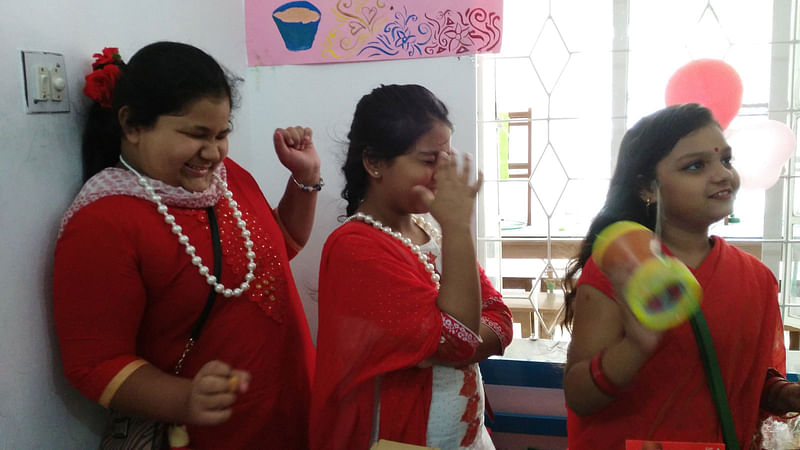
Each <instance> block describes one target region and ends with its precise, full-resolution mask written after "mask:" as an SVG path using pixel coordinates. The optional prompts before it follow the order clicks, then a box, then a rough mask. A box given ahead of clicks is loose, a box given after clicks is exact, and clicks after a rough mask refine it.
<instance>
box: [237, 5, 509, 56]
mask: <svg viewBox="0 0 800 450" xmlns="http://www.w3.org/2000/svg"><path fill="white" fill-rule="evenodd" d="M502 10H503V2H502V0H438V1H430V0H427V1H423V0H311V1H291V2H286V1H285V0H284V1H273V0H245V28H246V33H247V61H248V64H249V65H250V66H274V65H282V64H324V63H340V62H355V61H377V60H385V59H409V58H426V57H432V56H453V55H468V54H474V53H497V52H499V51H500V42H501V37H502V23H503V20H502V12H503V11H502Z"/></svg>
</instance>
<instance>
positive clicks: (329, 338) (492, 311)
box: [311, 222, 511, 450]
mask: <svg viewBox="0 0 800 450" xmlns="http://www.w3.org/2000/svg"><path fill="white" fill-rule="evenodd" d="M481 288H482V299H483V313H482V319H481V321H482V323H484V324H486V325H488V326H490V327H491V328H492V329H493V330H494V331H495V332H496V333H498V336H499V337H500V340H501V342H502V344H503V347H505V346H506V345H508V343H509V342H510V339H511V314H510V312H509V310H508V308H507V307H506V306H505V304H504V303H503V302H502V300H501V298H500V294H499V293H498V292H497V291H496V290H495V289H494V288H493V287H492V286H491V284H490V283H489V281H488V279H487V278H486V276H485V275H484V273H483V271H482V270H481ZM437 295H438V291H437V290H436V288H435V286H434V284H433V283H432V281H431V278H430V274H429V273H428V272H426V271H425V269H424V267H423V265H422V264H421V263H420V262H419V261H418V259H417V257H416V255H414V254H413V253H412V252H411V251H410V250H409V249H408V248H407V247H405V246H404V245H402V244H401V243H399V242H398V241H397V240H396V239H394V238H393V237H391V236H388V235H386V234H385V233H383V232H381V231H378V230H376V229H374V228H372V227H371V226H369V225H366V224H364V223H360V222H356V223H348V224H345V225H343V226H341V227H339V228H338V229H337V230H336V231H334V232H333V233H332V234H331V236H330V237H329V238H328V240H327V242H326V244H325V248H324V249H323V253H322V261H321V263H320V281H319V318H320V319H319V333H318V336H317V376H316V377H315V379H314V389H313V395H312V406H311V448H312V449H326V450H328V449H331V450H336V449H362V448H367V447H368V445H369V442H370V438H371V436H370V434H371V432H372V427H373V411H374V408H375V406H376V401H375V396H374V394H375V391H376V378H377V377H380V400H379V403H380V435H379V437H380V438H382V439H389V440H394V441H400V442H406V443H411V444H416V445H425V442H426V428H427V423H428V412H429V409H430V402H431V380H432V370H431V369H430V368H426V369H419V368H416V365H417V364H419V363H420V362H421V361H422V360H424V359H425V358H427V357H429V356H436V357H438V358H442V359H451V360H462V359H466V358H469V357H470V355H471V352H469V351H468V352H464V351H463V345H464V344H463V342H462V344H458V343H457V341H459V340H460V338H459V334H460V333H462V332H463V330H459V329H457V328H453V324H452V323H450V322H453V321H452V320H451V319H448V317H449V316H447V315H446V314H442V312H441V311H440V310H439V309H438V308H437V306H436V297H437ZM475 345H477V343H475ZM472 351H474V347H473V350H472Z"/></svg>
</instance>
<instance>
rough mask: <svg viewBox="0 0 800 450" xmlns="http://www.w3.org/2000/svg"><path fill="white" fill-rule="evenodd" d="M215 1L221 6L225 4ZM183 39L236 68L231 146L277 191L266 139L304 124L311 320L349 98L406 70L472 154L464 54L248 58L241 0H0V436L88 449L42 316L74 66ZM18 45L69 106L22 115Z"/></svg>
mask: <svg viewBox="0 0 800 450" xmlns="http://www.w3.org/2000/svg"><path fill="white" fill-rule="evenodd" d="M222 5H225V6H224V7H223V6H222ZM162 39H169V40H180V41H184V42H189V43H193V44H195V45H197V46H199V47H201V48H203V49H205V50H206V51H208V52H209V53H211V54H212V55H214V56H215V57H217V59H219V60H220V62H222V63H223V64H224V65H226V66H227V67H228V68H230V69H231V70H233V71H234V72H235V73H237V74H239V75H241V76H243V77H244V78H245V84H244V85H243V86H242V90H241V91H242V94H243V97H244V98H243V105H242V108H241V109H240V110H239V111H237V113H236V130H235V132H234V134H233V136H232V142H231V147H232V148H231V152H232V156H233V157H234V158H235V159H237V160H238V161H239V162H241V163H244V164H245V165H246V166H247V167H248V168H249V169H250V170H251V172H253V174H254V175H255V176H256V178H257V179H258V180H259V182H260V183H261V185H262V187H263V188H264V191H265V193H266V195H267V198H268V199H269V200H270V201H272V202H273V203H275V202H277V200H278V197H279V195H280V193H281V192H282V189H283V186H284V183H285V180H286V175H287V173H286V171H285V170H284V169H282V167H280V166H279V164H278V162H277V159H276V158H275V157H274V154H273V151H272V149H271V145H270V141H271V139H270V136H271V131H272V130H273V129H274V128H275V127H278V126H287V125H293V124H304V125H308V126H311V127H313V128H314V130H315V132H316V142H317V147H318V149H319V150H320V151H321V153H322V159H323V176H324V178H325V180H326V184H327V185H326V187H325V190H324V191H323V194H322V195H321V196H320V202H319V208H318V213H317V225H316V228H315V232H314V235H313V237H312V239H311V241H310V242H309V244H308V246H307V248H306V250H305V251H304V252H303V253H301V254H300V255H299V256H298V257H297V258H296V260H295V261H294V262H293V269H294V270H295V273H296V278H297V281H298V285H299V287H300V290H301V294H302V295H303V300H304V304H305V306H306V311H307V313H308V316H309V323H310V325H311V328H312V332H314V333H315V332H316V323H317V320H316V304H315V303H314V298H315V297H314V295H313V291H314V290H315V286H316V279H317V261H318V260H319V255H320V251H321V248H322V244H323V243H324V239H325V237H326V236H327V234H328V233H330V231H331V230H332V229H333V228H334V227H335V226H336V224H337V222H336V216H337V215H339V214H342V213H343V207H342V203H341V202H340V201H339V194H338V193H339V191H341V188H342V186H343V182H342V179H341V175H340V173H339V166H340V162H341V157H342V155H343V151H344V146H343V145H342V144H341V142H342V141H343V140H344V138H345V135H346V131H347V128H348V126H349V122H350V119H351V117H352V112H353V110H354V108H355V103H356V101H357V99H358V98H359V97H360V96H361V95H363V94H365V93H367V92H369V90H371V89H372V88H373V87H375V86H377V85H378V84H379V83H391V82H403V83H406V82H416V83H420V84H424V85H426V86H428V87H429V88H430V89H432V90H433V91H434V92H436V93H437V94H439V95H440V97H441V98H442V99H443V100H444V101H445V102H446V103H447V104H448V106H450V108H451V111H452V119H453V122H454V123H455V125H456V134H455V136H454V144H455V146H456V147H457V148H460V149H461V150H463V151H469V152H471V153H473V154H474V144H475V140H476V138H475V127H474V120H475V116H476V114H475V95H474V90H475V70H474V59H473V58H472V57H467V58H461V59H458V58H444V59H427V60H416V61H393V62H380V63H357V64H343V65H320V66H296V67H288V66H287V67H267V68H247V67H246V61H245V35H244V16H243V6H242V2H241V0H240V1H237V2H220V1H219V0H193V1H192V2H191V5H189V4H187V3H186V2H183V1H177V0H138V1H137V2H108V1H101V0H95V1H92V0H70V1H69V2H62V1H58V0H28V1H25V2H22V1H18V0H0V147H1V148H2V149H0V155H2V158H1V161H2V162H1V163H0V211H2V213H0V230H2V232H0V286H2V292H3V297H2V298H0V342H2V345H0V448H2V449H5V448H9V449H11V448H75V449H83V448H94V447H96V444H97V433H99V432H100V429H101V427H102V425H103V423H104V418H105V412H104V411H103V410H102V408H100V407H98V406H96V405H93V404H92V403H90V402H89V401H87V400H85V399H84V398H83V397H81V396H80V394H78V393H77V392H76V391H75V390H74V389H72V387H70V386H69V385H68V384H67V383H66V381H65V380H64V378H63V376H62V373H61V364H60V360H59V356H58V348H57V343H56V338H55V333H54V330H53V324H52V318H51V315H52V307H51V296H50V279H51V275H52V263H51V258H52V253H53V249H54V244H55V235H56V230H57V227H58V222H59V220H60V217H61V215H62V213H63V211H64V210H65V209H66V207H67V206H68V205H69V203H70V201H71V199H72V197H73V196H74V195H75V194H76V193H77V190H78V189H79V187H80V176H81V175H80V174H81V167H80V132H81V126H82V122H83V113H84V111H85V107H86V105H87V103H88V102H87V100H86V99H85V98H83V95H82V94H81V90H82V88H83V83H82V80H83V77H84V75H85V74H86V73H87V72H88V70H89V67H90V62H91V54H92V53H94V52H97V51H99V50H100V49H102V48H103V47H105V46H116V47H119V48H120V51H121V53H122V55H123V57H129V56H130V55H131V54H132V53H133V52H134V51H135V50H136V49H138V48H139V47H141V46H142V45H145V44H147V43H149V42H152V41H155V40H162ZM21 50H36V51H52V52H56V53H62V54H63V55H64V57H65V61H66V74H67V81H68V89H69V94H70V103H71V112H70V113H67V114H47V115H28V114H26V113H25V109H24V100H23V97H22V95H23V94H22V92H23V88H22V86H23V84H22V69H21V64H20V51H21Z"/></svg>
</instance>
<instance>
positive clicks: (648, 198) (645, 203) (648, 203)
mask: <svg viewBox="0 0 800 450" xmlns="http://www.w3.org/2000/svg"><path fill="white" fill-rule="evenodd" d="M651 202H652V201H651V200H650V197H647V198H645V199H644V206H647V207H650V203H651Z"/></svg>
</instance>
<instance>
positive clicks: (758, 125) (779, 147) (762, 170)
mask: <svg viewBox="0 0 800 450" xmlns="http://www.w3.org/2000/svg"><path fill="white" fill-rule="evenodd" d="M725 138H726V139H727V141H728V144H730V146H731V148H732V149H733V166H734V167H735V168H736V171H737V172H739V176H740V177H741V179H742V187H743V188H747V189H768V188H770V187H772V185H773V184H775V183H776V182H777V181H778V178H779V177H780V175H781V171H782V170H783V166H784V165H785V164H786V161H788V160H789V158H790V157H791V156H792V153H793V152H794V149H795V137H794V132H793V131H792V129H791V128H789V127H788V126H786V124H785V123H783V122H778V121H777V120H769V119H768V120H764V121H759V122H750V123H746V124H742V125H739V124H735V123H733V124H731V126H729V127H728V128H727V129H726V130H725Z"/></svg>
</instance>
